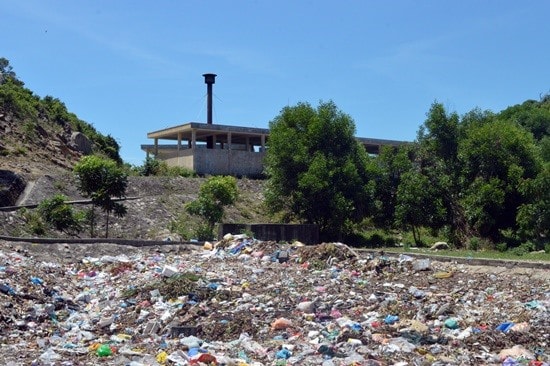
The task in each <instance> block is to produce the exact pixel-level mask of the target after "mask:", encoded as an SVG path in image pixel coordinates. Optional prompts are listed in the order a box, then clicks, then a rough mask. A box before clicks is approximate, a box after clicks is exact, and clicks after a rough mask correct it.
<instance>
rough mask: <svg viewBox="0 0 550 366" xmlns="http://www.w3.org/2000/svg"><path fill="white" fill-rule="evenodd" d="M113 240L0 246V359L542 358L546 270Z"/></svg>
mask: <svg viewBox="0 0 550 366" xmlns="http://www.w3.org/2000/svg"><path fill="white" fill-rule="evenodd" d="M0 243H2V242H0ZM36 245H38V244H36ZM166 245H172V244H166ZM118 248H119V250H121V252H120V253H109V254H111V255H104V256H101V255H99V254H98V255H97V256H94V257H85V258H81V260H78V261H59V262H57V263H51V262H43V261H40V260H37V259H36V258H34V257H32V255H30V254H28V253H27V254H25V253H23V252H21V251H17V250H15V249H14V248H10V245H8V244H5V243H4V244H1V245H0V306H1V308H2V311H1V312H0V326H1V328H0V329H1V330H0V350H1V352H0V363H1V364H6V365H18V364H28V365H31V364H32V365H57V364H60V365H84V364H85V365H107V364H109V365H129V366H139V365H155V366H158V365H168V366H170V365H178V366H186V365H207V364H216V365H240V366H262V365H266V366H268V365H289V366H290V365H306V366H307V365H324V366H350V365H367V366H374V365H378V366H380V365H424V364H433V365H477V364H494V365H509V366H511V365H527V364H529V365H538V366H549V363H548V362H549V350H550V344H549V341H548V340H549V339H550V314H549V309H550V288H549V283H548V279H547V278H527V277H526V278H523V277H514V276H513V274H509V273H508V272H506V271H501V272H498V274H495V273H497V272H495V273H493V272H491V271H487V272H476V273H474V272H473V270H472V268H473V266H466V265H459V264H456V263H449V262H446V263H445V262H439V261H437V260H435V259H431V260H430V259H417V258H414V257H411V256H407V255H401V256H398V257H397V256H396V257H392V256H389V255H387V254H384V253H375V254H372V253H371V254H367V253H366V252H361V251H357V250H354V249H352V248H350V247H348V246H346V245H344V244H342V243H323V244H320V245H315V246H309V245H303V244H302V243H299V242H294V243H275V242H262V241H258V240H255V239H253V238H250V237H248V236H246V235H244V234H243V235H231V234H227V235H225V236H224V239H223V240H221V241H219V242H209V243H205V244H204V245H203V246H194V247H193V248H190V249H188V250H187V249H186V250H185V251H180V252H170V253H169V254H167V253H163V252H162V250H158V249H154V248H141V249H139V250H135V251H133V252H132V253H133V254H130V253H125V252H124V247H118ZM94 253H95V251H94Z"/></svg>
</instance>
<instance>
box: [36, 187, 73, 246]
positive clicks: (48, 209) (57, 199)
mask: <svg viewBox="0 0 550 366" xmlns="http://www.w3.org/2000/svg"><path fill="white" fill-rule="evenodd" d="M66 201H67V197H65V196H64V195H62V194H57V195H55V196H53V197H52V198H49V199H45V200H43V201H42V202H41V203H40V204H39V205H38V212H39V213H40V215H41V217H42V219H43V220H44V221H45V222H46V223H48V224H49V225H51V226H53V227H54V228H55V229H56V230H59V231H62V232H65V233H67V234H69V235H71V236H75V235H77V234H78V232H80V230H81V226H80V220H79V219H78V217H77V215H76V213H75V212H74V210H73V208H72V207H71V206H70V205H68V204H67V203H66Z"/></svg>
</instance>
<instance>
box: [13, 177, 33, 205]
mask: <svg viewBox="0 0 550 366" xmlns="http://www.w3.org/2000/svg"><path fill="white" fill-rule="evenodd" d="M35 183H36V182H35V181H34V180H33V181H30V182H27V185H26V186H25V190H24V191H23V193H21V194H20V195H19V198H18V199H17V202H15V206H20V205H23V204H24V203H25V201H26V200H27V198H28V197H29V195H30V194H31V192H32V190H33V188H34V185H35Z"/></svg>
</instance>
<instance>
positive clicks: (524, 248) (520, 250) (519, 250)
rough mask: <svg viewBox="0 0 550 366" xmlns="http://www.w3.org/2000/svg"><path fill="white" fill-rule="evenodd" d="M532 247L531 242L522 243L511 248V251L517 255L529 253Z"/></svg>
mask: <svg viewBox="0 0 550 366" xmlns="http://www.w3.org/2000/svg"><path fill="white" fill-rule="evenodd" d="M533 249H534V245H533V243H531V242H527V243H523V244H521V245H520V246H518V247H516V248H514V249H512V250H511V251H512V253H514V254H515V255H517V256H522V255H525V254H529V252H531V251H532V250H533Z"/></svg>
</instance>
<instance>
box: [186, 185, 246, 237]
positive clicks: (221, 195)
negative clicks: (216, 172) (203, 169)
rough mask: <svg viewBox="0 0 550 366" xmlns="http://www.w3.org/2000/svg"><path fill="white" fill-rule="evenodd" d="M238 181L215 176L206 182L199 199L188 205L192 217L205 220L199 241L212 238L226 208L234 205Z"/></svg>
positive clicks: (199, 233) (237, 192)
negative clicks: (195, 216)
mask: <svg viewBox="0 0 550 366" xmlns="http://www.w3.org/2000/svg"><path fill="white" fill-rule="evenodd" d="M238 194H239V191H238V188H237V180H236V179H235V177H230V176H214V177H210V178H208V179H207V180H206V182H204V183H203V184H202V185H201V187H200V189H199V195H198V198H197V199H196V200H194V201H191V202H189V203H188V204H187V205H186V207H185V208H186V210H187V212H189V213H190V214H191V215H197V216H200V217H202V218H203V219H204V223H203V224H202V225H201V226H200V227H199V229H198V230H197V234H198V236H199V239H201V240H206V239H211V238H212V232H213V230H214V226H215V225H216V223H218V222H221V220H222V218H223V216H224V212H225V206H228V205H231V204H233V203H234V202H235V201H236V200H237V197H238Z"/></svg>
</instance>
